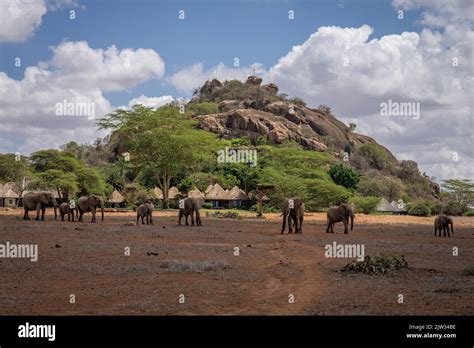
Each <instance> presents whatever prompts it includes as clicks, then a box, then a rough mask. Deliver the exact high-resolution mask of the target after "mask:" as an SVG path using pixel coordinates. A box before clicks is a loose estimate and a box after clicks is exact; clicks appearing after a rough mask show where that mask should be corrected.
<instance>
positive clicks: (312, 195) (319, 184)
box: [305, 179, 351, 210]
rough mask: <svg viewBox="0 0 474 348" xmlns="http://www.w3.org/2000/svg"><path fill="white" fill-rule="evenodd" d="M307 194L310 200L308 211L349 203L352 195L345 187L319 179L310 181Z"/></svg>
mask: <svg viewBox="0 0 474 348" xmlns="http://www.w3.org/2000/svg"><path fill="white" fill-rule="evenodd" d="M306 192H307V195H308V199H307V202H306V203H305V206H306V207H308V210H317V209H318V208H321V207H329V206H331V205H339V204H340V203H342V202H347V200H348V199H349V197H350V196H351V193H350V192H349V191H348V190H347V189H346V188H345V187H343V186H340V185H336V184H335V183H333V182H331V181H325V180H319V179H314V180H308V181H307V183H306Z"/></svg>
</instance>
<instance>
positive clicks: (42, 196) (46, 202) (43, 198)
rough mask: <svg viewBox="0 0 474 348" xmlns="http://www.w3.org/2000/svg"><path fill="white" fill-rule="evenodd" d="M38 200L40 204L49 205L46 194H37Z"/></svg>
mask: <svg viewBox="0 0 474 348" xmlns="http://www.w3.org/2000/svg"><path fill="white" fill-rule="evenodd" d="M39 199H40V201H41V203H43V204H49V201H48V197H47V196H46V192H41V193H40V194H39Z"/></svg>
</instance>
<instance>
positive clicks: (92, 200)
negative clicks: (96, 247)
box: [77, 195, 104, 222]
mask: <svg viewBox="0 0 474 348" xmlns="http://www.w3.org/2000/svg"><path fill="white" fill-rule="evenodd" d="M99 208H100V209H101V212H102V221H104V200H103V199H102V197H100V196H97V195H91V196H82V197H81V198H79V200H78V201H77V210H78V213H79V221H80V222H82V221H84V220H83V216H84V213H89V212H91V213H92V220H91V222H97V221H96V218H95V214H96V212H97V209H99Z"/></svg>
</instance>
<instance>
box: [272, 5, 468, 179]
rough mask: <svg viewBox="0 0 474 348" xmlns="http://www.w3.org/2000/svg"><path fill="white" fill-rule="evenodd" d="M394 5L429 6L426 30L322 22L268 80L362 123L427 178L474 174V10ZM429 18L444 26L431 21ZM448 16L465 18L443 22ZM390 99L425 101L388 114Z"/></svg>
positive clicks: (361, 126)
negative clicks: (378, 31)
mask: <svg viewBox="0 0 474 348" xmlns="http://www.w3.org/2000/svg"><path fill="white" fill-rule="evenodd" d="M446 3H449V4H446ZM394 5H395V6H396V7H397V8H403V9H406V10H410V9H414V8H425V7H428V6H429V7H428V8H427V9H426V11H425V12H423V16H422V23H424V25H425V26H426V27H425V28H423V30H422V31H421V33H419V34H418V33H414V32H404V33H402V34H399V35H386V36H383V37H381V38H379V39H370V36H371V35H372V33H373V29H372V28H371V27H369V26H367V25H363V26H361V27H359V28H341V27H321V28H319V29H318V30H317V31H316V32H315V33H314V34H312V35H311V36H310V37H309V38H308V40H306V42H304V43H303V44H302V45H298V46H294V47H293V49H292V50H291V52H289V53H288V54H287V55H285V56H284V57H282V58H281V59H280V60H279V61H278V63H277V64H276V65H274V66H273V67H271V69H270V70H269V72H268V74H267V76H266V77H267V80H269V81H272V82H275V83H277V84H278V85H279V86H280V89H281V91H283V92H285V93H288V94H290V95H295V96H301V97H303V98H304V99H305V100H306V101H307V102H308V103H309V104H310V105H313V106H317V105H318V104H327V105H330V106H331V107H332V109H333V111H334V112H335V114H336V115H338V117H340V118H342V119H343V120H346V121H347V122H349V121H350V122H354V123H356V124H357V130H358V131H360V132H361V133H365V134H368V135H370V136H372V137H374V138H375V139H376V140H378V141H379V142H381V143H382V144H384V145H386V146H388V147H389V148H390V149H391V150H393V151H394V152H395V154H397V155H398V157H400V158H405V159H413V160H416V161H417V162H418V163H419V164H420V166H421V168H422V170H424V171H426V172H427V174H429V175H434V176H436V177H437V178H438V179H446V178H448V177H468V178H474V158H473V157H474V156H473V152H472V151H473V150H472V134H470V133H471V132H472V111H473V110H472V106H473V105H472V102H471V99H472V95H473V92H474V89H473V85H474V84H473V76H472V71H473V57H472V42H473V40H474V36H473V35H474V32H473V31H472V30H471V29H470V28H471V26H472V17H471V16H472V11H471V14H466V13H465V11H466V8H467V7H468V6H467V2H463V1H460V2H459V3H458V2H456V5H453V4H452V2H444V1H434V2H433V1H429V2H428V1H422V0H418V1H417V0H399V1H395V3H394ZM431 5H432V6H431ZM435 17H436V18H438V19H439V20H435ZM428 18H431V23H432V24H433V23H435V22H436V26H437V27H439V26H443V30H437V29H436V28H433V26H434V25H428ZM446 18H448V19H449V18H452V19H454V18H459V20H458V21H457V22H456V21H451V22H450V23H445V22H443V21H442V19H446ZM467 22H470V23H471V24H470V25H466V23H467ZM390 99H391V100H393V101H397V102H415V103H420V108H421V115H420V118H419V119H414V117H389V116H382V115H381V113H380V104H381V103H383V102H387V101H388V100H390ZM455 153H456V154H457V156H458V159H459V160H458V161H453V158H454V157H455V156H454V154H455Z"/></svg>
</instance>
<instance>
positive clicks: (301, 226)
mask: <svg viewBox="0 0 474 348" xmlns="http://www.w3.org/2000/svg"><path fill="white" fill-rule="evenodd" d="M300 233H303V216H301V217H300Z"/></svg>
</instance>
